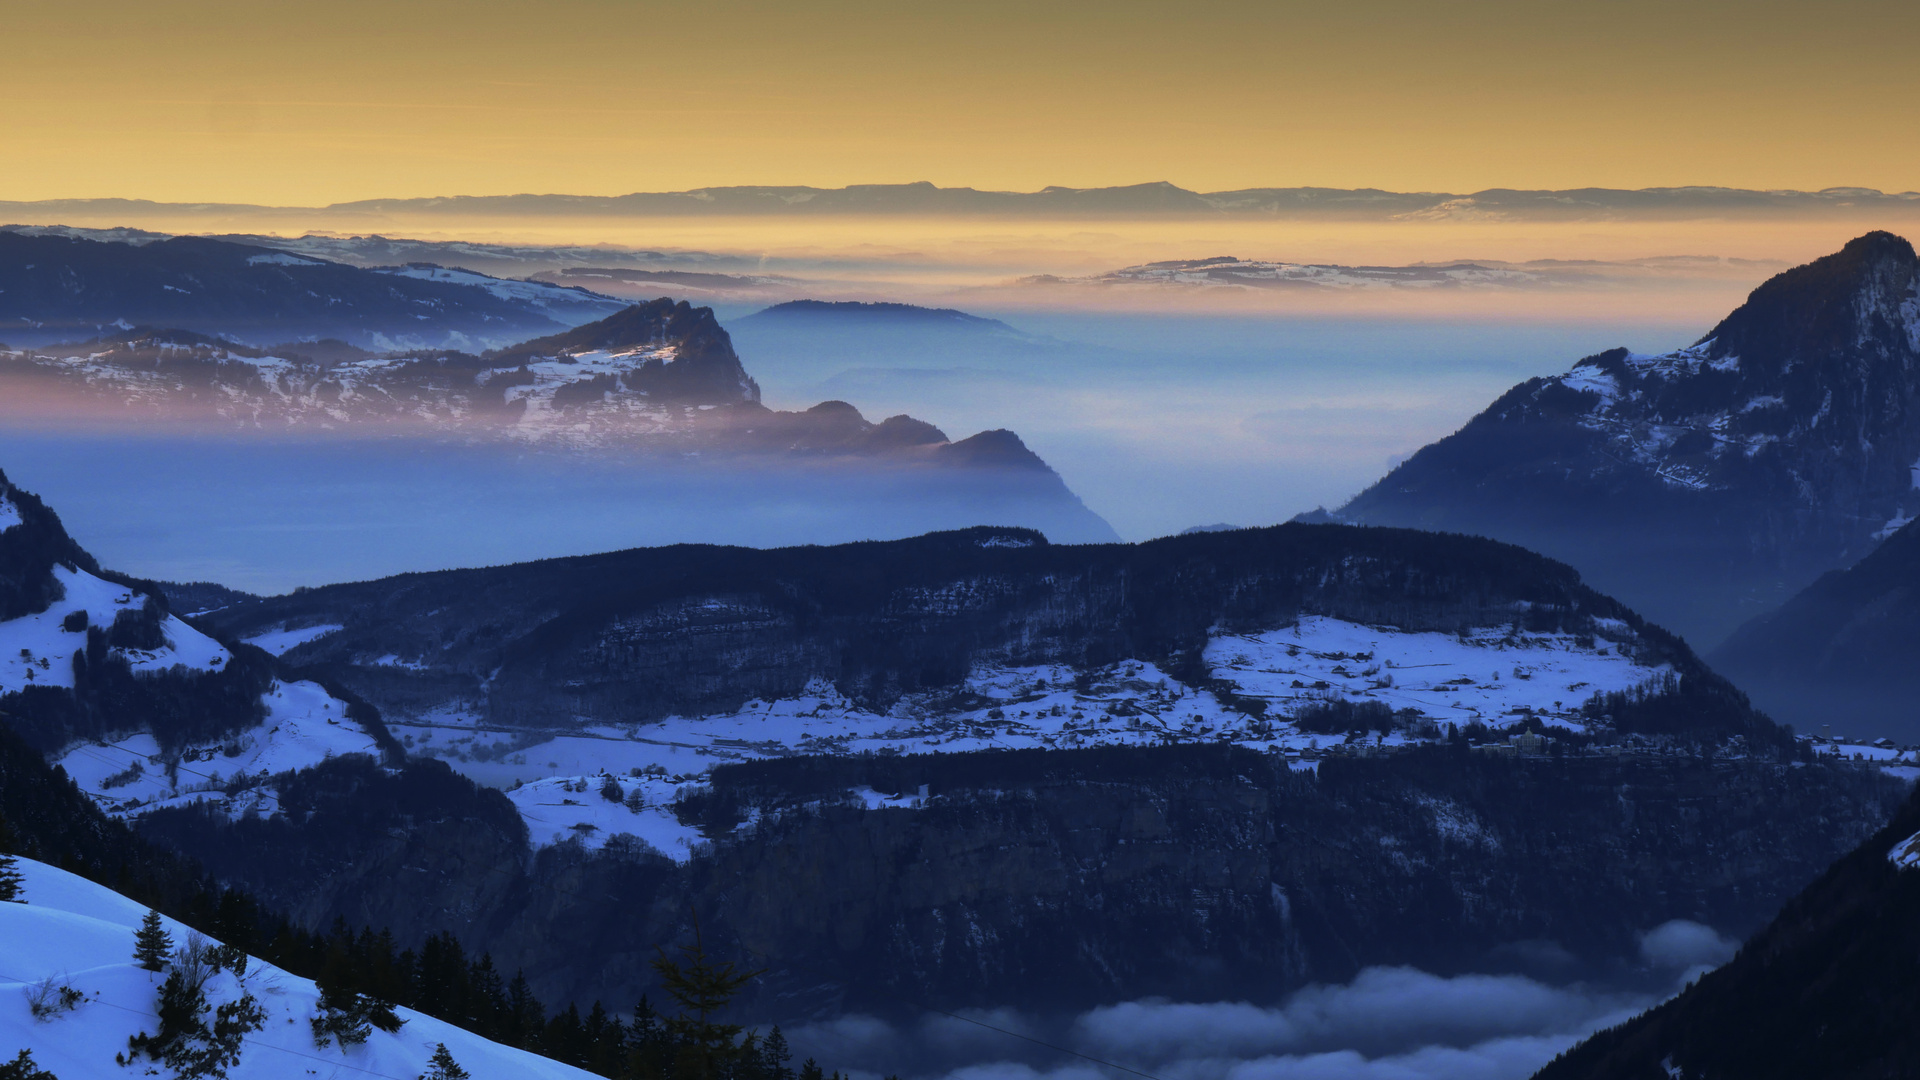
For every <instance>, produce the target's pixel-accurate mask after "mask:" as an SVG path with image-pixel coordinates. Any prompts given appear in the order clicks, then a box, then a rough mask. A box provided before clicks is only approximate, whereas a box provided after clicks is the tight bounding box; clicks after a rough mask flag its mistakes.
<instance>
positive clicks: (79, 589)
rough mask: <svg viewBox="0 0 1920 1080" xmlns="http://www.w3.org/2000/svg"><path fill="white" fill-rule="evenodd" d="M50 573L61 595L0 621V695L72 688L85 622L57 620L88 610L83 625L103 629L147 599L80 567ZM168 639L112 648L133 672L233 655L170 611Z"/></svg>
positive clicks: (206, 665) (205, 667) (208, 664)
mask: <svg viewBox="0 0 1920 1080" xmlns="http://www.w3.org/2000/svg"><path fill="white" fill-rule="evenodd" d="M53 576H54V578H55V579H56V580H57V581H59V583H60V585H61V587H62V588H63V589H64V590H65V593H66V595H65V596H64V597H63V598H62V599H60V600H57V601H55V602H54V603H53V604H52V605H51V606H49V607H48V608H47V610H45V611H42V612H40V613H39V614H37V615H23V616H21V617H20V618H18V619H9V620H8V621H6V622H4V623H0V694H11V693H15V692H18V691H20V690H22V689H24V688H26V687H28V686H57V687H61V688H64V689H72V688H73V654H74V653H76V652H80V651H82V650H84V649H85V648H86V647H87V632H86V629H85V627H82V628H81V629H78V630H67V629H66V628H65V627H64V626H63V625H62V624H63V623H64V622H65V620H66V618H67V616H68V615H70V614H72V613H73V612H76V611H84V612H86V613H87V625H88V626H97V627H100V628H101V629H103V630H104V629H107V628H108V627H111V626H112V625H113V619H114V616H116V615H118V614H119V613H120V612H122V611H128V610H133V611H137V610H139V609H140V607H141V605H143V604H144V603H145V602H146V600H145V597H143V596H142V595H141V594H139V593H136V592H133V591H132V590H130V589H128V588H127V587H126V586H124V585H115V584H114V583H112V582H110V581H103V580H101V579H100V578H97V577H94V576H93V575H92V574H89V573H87V572H86V571H84V570H69V569H67V568H66V567H64V566H55V567H54V568H53ZM160 630H161V633H162V634H163V635H165V637H166V639H167V644H166V645H165V646H164V647H162V648H160V649H156V650H151V651H149V650H146V649H116V650H114V651H115V652H116V653H118V654H119V655H121V656H124V657H126V658H127V660H128V661H129V662H130V663H131V665H132V667H133V670H134V671H165V670H167V669H168V668H171V667H175V666H177V665H184V666H186V667H190V668H198V669H200V670H202V671H211V670H215V669H217V668H219V667H221V666H222V665H224V664H225V663H226V662H227V661H228V660H230V659H232V656H231V655H230V654H229V653H228V652H227V650H226V649H224V648H222V647H221V646H220V643H219V642H217V641H215V640H213V639H212V638H210V637H207V636H206V635H205V634H202V633H200V632H199V631H198V630H195V629H194V628H192V627H190V626H188V625H187V624H186V623H183V622H181V621H180V620H179V619H176V618H174V617H173V616H171V615H169V616H167V617H166V620H165V621H164V622H163V623H161V626H160Z"/></svg>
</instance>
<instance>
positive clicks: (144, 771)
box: [58, 681, 380, 816]
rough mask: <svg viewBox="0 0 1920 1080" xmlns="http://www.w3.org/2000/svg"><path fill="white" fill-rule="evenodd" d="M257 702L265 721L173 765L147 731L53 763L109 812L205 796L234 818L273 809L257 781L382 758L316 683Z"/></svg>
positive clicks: (280, 688) (70, 752) (89, 746)
mask: <svg viewBox="0 0 1920 1080" xmlns="http://www.w3.org/2000/svg"><path fill="white" fill-rule="evenodd" d="M262 700H263V701H264V703H265V704H266V706H267V718H266V719H265V720H264V721H262V722H261V723H260V725H259V726H258V727H255V728H253V729H252V730H249V731H243V732H241V733H239V734H237V735H234V736H232V737H230V738H228V739H226V740H224V741H222V742H218V743H211V744H208V745H205V746H198V747H189V748H187V749H185V750H184V751H182V752H180V754H179V755H178V757H177V759H175V760H174V762H173V763H172V764H169V762H168V759H167V758H164V757H162V755H161V753H160V746H159V744H158V743H156V742H155V741H154V738H153V736H152V735H148V734H136V735H129V736H127V737H125V738H122V739H119V740H116V741H114V742H111V743H94V742H85V743H77V744H75V745H73V746H70V747H68V748H67V750H66V751H65V752H64V753H63V754H61V755H60V757H59V759H58V763H59V765H60V766H61V767H62V768H64V769H66V770H67V775H68V776H71V777H72V778H73V781H74V783H76V784H78V785H80V790H82V791H85V792H87V793H88V794H90V795H92V796H93V797H94V800H95V801H96V802H97V803H99V804H100V806H101V808H102V809H103V810H106V811H107V812H108V813H112V814H118V815H122V816H130V815H138V814H143V813H147V812H149V811H152V810H157V809H160V808H162V807H165V806H176V805H181V804H183V803H188V802H192V801H195V800H199V799H211V800H214V801H216V802H218V803H220V804H221V805H222V806H223V807H224V808H225V809H227V810H228V811H229V812H230V813H233V814H234V815H236V816H238V815H241V814H247V813H252V812H256V811H257V812H259V813H261V814H263V815H271V814H272V813H273V812H274V810H275V809H276V808H277V803H276V801H275V795H274V791H273V788H272V787H271V786H269V785H266V784H264V783H258V781H262V780H265V779H266V778H267V777H269V776H273V775H276V774H278V773H283V772H289V771H291V770H294V769H304V768H307V767H309V766H312V765H318V764H320V763H321V762H323V761H325V760H327V759H328V758H331V757H336V756H339V755H342V754H367V755H369V756H372V757H375V758H378V757H379V756H380V747H379V744H378V743H376V742H374V740H373V736H371V735H368V734H367V733H366V731H364V730H363V729H362V728H361V727H360V725H359V724H356V723H354V722H353V721H352V720H349V719H347V714H346V705H345V703H343V702H341V701H339V700H336V699H335V698H334V697H332V696H331V695H329V694H328V693H327V692H326V691H325V690H323V689H321V687H320V685H319V684H318V683H311V682H295V683H285V682H279V681H275V683H274V684H273V688H272V689H271V690H269V691H268V692H267V693H266V694H265V695H264V697H263V699H262ZM248 779H251V780H254V781H256V783H254V784H253V785H251V786H247V787H245V788H243V789H241V790H238V791H236V792H235V793H234V794H232V795H228V794H226V793H225V792H224V790H223V788H224V787H226V786H230V785H231V784H232V783H233V782H235V781H245V780H248Z"/></svg>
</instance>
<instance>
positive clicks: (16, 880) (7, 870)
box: [0, 854, 26, 904]
mask: <svg viewBox="0 0 1920 1080" xmlns="http://www.w3.org/2000/svg"><path fill="white" fill-rule="evenodd" d="M22 880H23V879H22V878H21V876H20V865H19V863H17V862H15V861H14V858H13V856H11V855H6V854H0V900H11V901H13V902H14V903H16V904H24V903H26V901H25V900H22V899H20V892H21V882H22Z"/></svg>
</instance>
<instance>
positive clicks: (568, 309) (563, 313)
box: [371, 263, 627, 325]
mask: <svg viewBox="0 0 1920 1080" xmlns="http://www.w3.org/2000/svg"><path fill="white" fill-rule="evenodd" d="M371 269H372V270H373V271H374V272H375V273H380V274H390V275H392V276H394V277H404V278H412V279H414V280H416V281H440V282H446V283H448V284H452V285H464V286H467V287H469V288H474V289H482V290H484V291H486V292H488V293H491V294H493V295H494V296H497V297H499V298H500V299H502V300H508V301H512V302H515V303H518V304H523V305H526V306H527V307H530V308H533V309H535V310H539V311H542V312H545V313H546V314H547V315H548V316H550V317H551V318H552V319H553V320H554V321H555V322H558V323H562V324H566V325H573V324H577V323H583V322H592V321H594V320H595V319H604V318H606V317H607V316H609V315H611V314H613V313H614V312H616V311H619V310H621V309H622V308H624V307H626V306H627V301H625V300H616V299H614V298H613V297H611V296H602V295H600V294H599V293H596V292H589V291H587V290H586V289H582V288H579V287H578V286H568V285H554V284H551V283H549V282H545V281H519V280H515V279H513V278H497V277H489V276H487V275H486V274H478V273H475V272H473V271H471V270H459V269H448V268H447V267H443V266H434V265H433V264H431V263H409V264H408V265H406V266H376V267H372V268H371Z"/></svg>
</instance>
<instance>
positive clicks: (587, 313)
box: [0, 229, 624, 349]
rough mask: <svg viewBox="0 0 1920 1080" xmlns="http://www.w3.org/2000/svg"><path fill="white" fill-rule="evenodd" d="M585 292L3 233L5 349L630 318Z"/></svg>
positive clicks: (518, 329)
mask: <svg viewBox="0 0 1920 1080" xmlns="http://www.w3.org/2000/svg"><path fill="white" fill-rule="evenodd" d="M622 306H624V305H623V304H622V302H621V301H618V300H614V299H611V298H609V297H604V296H600V295H598V294H595V293H591V292H588V291H586V290H584V289H578V288H569V287H566V286H561V285H554V284H550V283H544V282H530V281H511V280H505V279H500V278H491V277H487V276H485V275H482V274H477V273H473V272H470V271H464V270H445V269H442V268H440V267H437V266H432V265H429V264H422V263H416V264H412V265H403V266H388V267H377V268H363V267H356V266H349V265H345V264H343V263H337V262H331V261H328V260H326V259H322V258H316V257H312V256H308V255H300V254H294V253H290V252H286V251H281V250H278V249H276V248H272V247H264V246H258V245H252V244H244V243H233V242H228V241H223V240H215V239H210V238H206V237H196V236H179V237H165V238H157V239H150V238H144V237H140V238H133V239H131V240H124V241H118V240H117V241H106V240H95V239H89V238H84V237H77V236H66V235H59V234H58V233H50V232H45V231H39V230H17V229H16V230H0V341H6V342H8V343H10V344H13V345H43V344H48V343H52V342H59V341H74V340H79V339H85V338H92V337H96V336H98V335H100V334H103V333H111V332H112V331H113V330H115V329H128V328H132V327H136V326H151V327H169V328H174V329H180V330H188V331H193V332H196V333H201V334H207V335H214V336H219V337H223V338H227V339H230V340H233V341H237V342H245V343H247V344H251V345H256V346H264V345H271V344H273V343H275V342H284V341H296V340H303V339H304V340H313V339H324V338H336V339H342V340H345V341H348V342H350V343H352V344H354V345H357V346H361V347H365V348H374V349H407V348H415V347H426V348H448V347H451V348H466V349H479V348H487V347H490V346H494V345H503V344H506V343H508V342H512V341H516V340H519V339H522V338H525V337H529V336H532V335H535V334H542V333H549V332H552V331H555V330H558V329H561V328H563V327H567V326H572V325H574V324H576V323H580V322H585V321H588V320H591V319H597V318H600V317H602V316H605V315H608V314H610V313H612V312H614V311H617V310H619V309H620V308H621V307H622Z"/></svg>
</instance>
